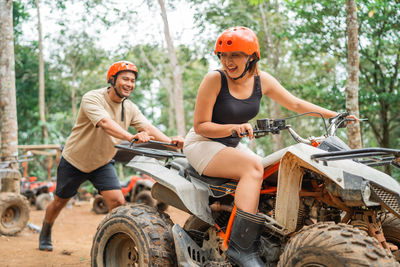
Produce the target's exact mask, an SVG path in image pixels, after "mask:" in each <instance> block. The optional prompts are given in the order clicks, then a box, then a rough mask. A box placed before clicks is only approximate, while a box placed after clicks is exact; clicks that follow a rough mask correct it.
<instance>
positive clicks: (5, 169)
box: [0, 161, 29, 235]
mask: <svg viewBox="0 0 400 267" xmlns="http://www.w3.org/2000/svg"><path fill="white" fill-rule="evenodd" d="M17 162H21V161H6V162H0V180H1V184H2V186H1V187H0V188H1V189H2V190H1V192H0V235H16V234H17V233H19V232H21V231H22V230H23V229H24V228H25V226H26V224H27V222H28V220H29V202H28V200H27V199H26V198H25V197H24V196H23V195H21V194H19V182H20V179H21V173H20V172H19V171H18V170H16V169H13V168H11V164H13V163H17ZM10 189H11V190H10ZM5 190H7V191H9V192H5Z"/></svg>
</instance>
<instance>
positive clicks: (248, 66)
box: [232, 57, 257, 81]
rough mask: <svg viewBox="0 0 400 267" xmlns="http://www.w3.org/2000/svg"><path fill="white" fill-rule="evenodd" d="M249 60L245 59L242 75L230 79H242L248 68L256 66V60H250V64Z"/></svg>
mask: <svg viewBox="0 0 400 267" xmlns="http://www.w3.org/2000/svg"><path fill="white" fill-rule="evenodd" d="M250 59H251V57H249V58H248V59H247V62H246V67H245V68H244V71H243V73H242V74H241V75H240V76H239V77H236V78H232V79H233V80H235V81H236V80H238V79H240V78H242V77H243V76H244V75H246V73H247V71H248V70H249V69H250V67H251V66H253V65H254V64H256V62H257V59H254V60H252V61H251V62H250Z"/></svg>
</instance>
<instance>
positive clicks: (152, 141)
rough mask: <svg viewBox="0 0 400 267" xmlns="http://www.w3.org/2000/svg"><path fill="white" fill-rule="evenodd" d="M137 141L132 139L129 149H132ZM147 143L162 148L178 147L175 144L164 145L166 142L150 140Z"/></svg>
mask: <svg viewBox="0 0 400 267" xmlns="http://www.w3.org/2000/svg"><path fill="white" fill-rule="evenodd" d="M138 140H139V139H137V138H134V139H133V140H132V141H131V142H130V144H129V146H130V147H133V145H134V144H135V142H137V141H138ZM147 143H151V144H157V145H162V146H174V147H177V146H178V145H177V144H172V143H166V142H160V141H155V140H150V141H149V142H147Z"/></svg>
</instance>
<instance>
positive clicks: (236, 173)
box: [203, 147, 264, 214]
mask: <svg viewBox="0 0 400 267" xmlns="http://www.w3.org/2000/svg"><path fill="white" fill-rule="evenodd" d="M263 172H264V169H263V167H262V165H261V163H260V161H259V160H258V158H257V157H255V156H252V155H249V154H247V153H244V152H242V151H240V150H237V149H235V148H231V147H227V148H224V149H222V150H221V151H219V152H218V153H217V154H216V155H215V156H214V158H213V159H212V160H211V161H210V163H209V164H208V165H207V167H206V168H205V169H204V171H203V174H204V175H207V176H212V177H221V178H230V179H237V180H239V182H238V185H237V187H236V192H235V204H236V206H237V208H239V209H241V210H243V211H245V212H248V213H252V214H256V213H257V208H258V201H259V197H260V194H259V192H260V189H261V184H262V181H263V179H262V178H263Z"/></svg>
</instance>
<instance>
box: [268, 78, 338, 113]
mask: <svg viewBox="0 0 400 267" xmlns="http://www.w3.org/2000/svg"><path fill="white" fill-rule="evenodd" d="M261 86H262V88H263V94H264V95H266V96H268V97H269V98H271V99H273V100H274V101H276V102H278V103H279V104H280V105H282V106H283V107H285V108H287V109H289V110H291V111H295V112H297V113H305V112H318V113H321V114H322V115H323V116H324V118H331V117H334V116H336V115H337V112H334V111H331V110H329V109H326V108H322V107H320V106H317V105H315V104H312V103H310V102H307V101H305V100H303V99H300V98H298V97H296V96H294V95H292V94H291V93H290V92H288V91H287V90H286V89H285V88H284V87H283V86H282V85H281V84H280V83H279V82H278V81H277V80H276V79H275V78H274V77H272V76H271V75H269V74H268V73H266V72H261ZM310 116H318V115H316V114H310Z"/></svg>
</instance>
